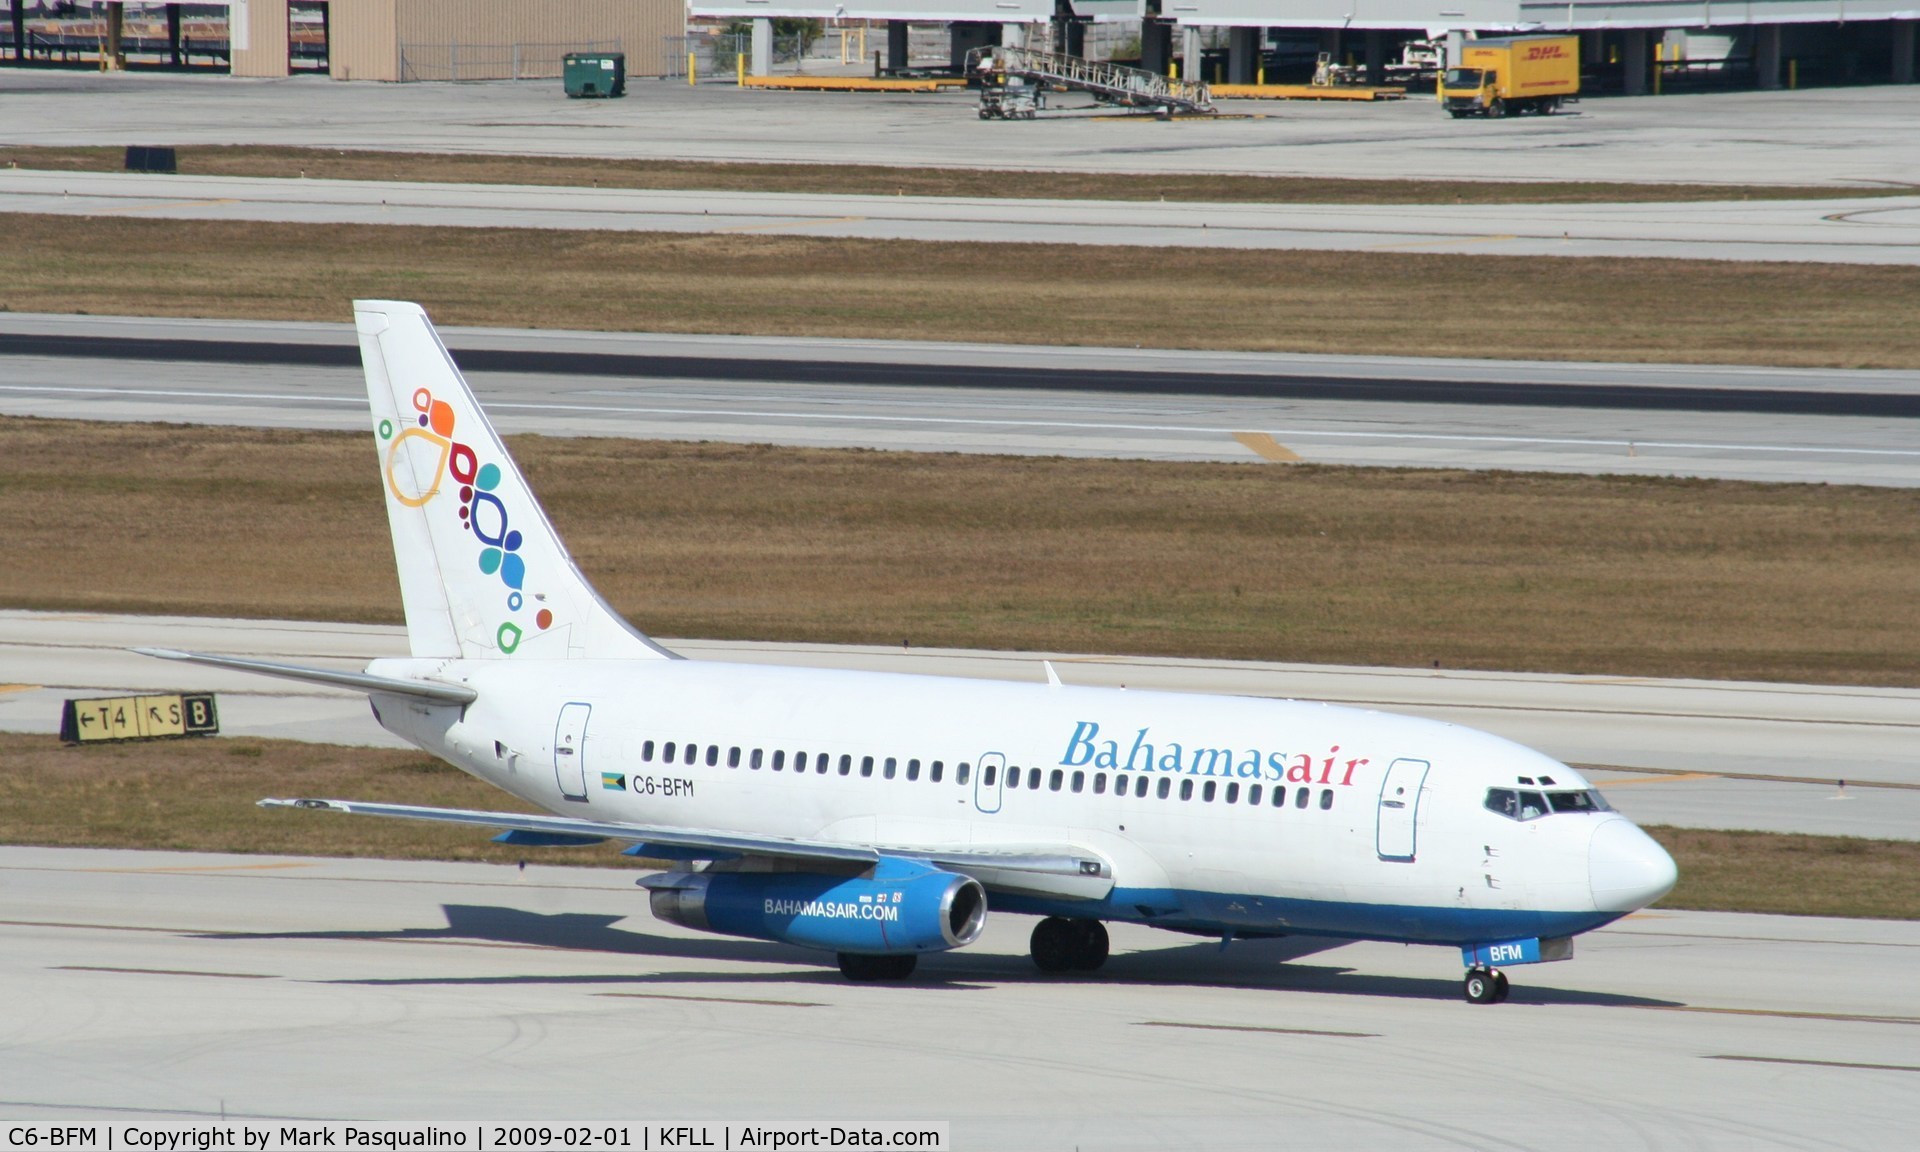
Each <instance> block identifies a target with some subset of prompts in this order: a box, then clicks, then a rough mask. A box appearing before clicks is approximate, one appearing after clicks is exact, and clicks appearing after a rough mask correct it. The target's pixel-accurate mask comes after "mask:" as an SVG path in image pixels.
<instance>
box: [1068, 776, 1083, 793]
mask: <svg viewBox="0 0 1920 1152" xmlns="http://www.w3.org/2000/svg"><path fill="white" fill-rule="evenodd" d="M1086 786H1087V774H1086V773H1085V772H1080V771H1076V772H1074V774H1073V782H1072V783H1071V784H1070V785H1069V787H1070V788H1072V789H1073V791H1075V792H1079V791H1082V790H1084V789H1085V788H1086Z"/></svg>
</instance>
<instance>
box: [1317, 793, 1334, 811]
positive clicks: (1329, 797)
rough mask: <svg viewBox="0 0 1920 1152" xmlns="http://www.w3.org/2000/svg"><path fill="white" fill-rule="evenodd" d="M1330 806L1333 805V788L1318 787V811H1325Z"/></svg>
mask: <svg viewBox="0 0 1920 1152" xmlns="http://www.w3.org/2000/svg"><path fill="white" fill-rule="evenodd" d="M1331 807H1333V789H1331V788H1322V789H1320V811H1322V812H1325V811H1326V810H1327V809H1329V808H1331Z"/></svg>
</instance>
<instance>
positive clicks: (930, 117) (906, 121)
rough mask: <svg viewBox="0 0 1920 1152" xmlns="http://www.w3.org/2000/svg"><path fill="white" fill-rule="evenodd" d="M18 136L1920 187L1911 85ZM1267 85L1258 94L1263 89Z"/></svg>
mask: <svg viewBox="0 0 1920 1152" xmlns="http://www.w3.org/2000/svg"><path fill="white" fill-rule="evenodd" d="M0 98H3V99H4V100H5V101H6V106H7V115H6V117H5V118H4V119H0V145H5V144H44V145H53V146H71V145H79V144H104V145H120V144H267V145H294V146H304V147H320V148H371V149H384V150H394V151H422V152H474V153H521V154H536V155H548V156H555V155H559V156H609V157H633V158H643V159H685V160H730V161H745V162H751V163H766V162H794V163H809V162H810V163H821V162H827V163H834V164H878V165H915V166H929V167H942V168H963V169H970V170H977V169H982V168H989V169H1016V170H1017V169H1022V168H1026V169H1050V170H1070V171H1095V172H1151V173H1155V174H1158V175H1160V176H1162V177H1165V176H1168V175H1174V174H1185V175H1190V176H1193V177H1196V178H1203V177H1204V176H1206V175H1208V174H1212V173H1221V172H1251V173H1270V174H1276V175H1289V176H1292V175H1317V176H1348V177H1371V178H1378V177H1382V176H1388V177H1404V176H1410V175H1411V176H1418V177H1423V178H1439V179H1463V180H1490V179H1491V180H1594V181H1619V180H1643V181H1681V182H1695V183H1712V184H1818V185H1826V186H1829V187H1834V186H1849V185H1851V186H1861V185H1887V184H1895V185H1909V186H1911V185H1916V184H1920V115H1916V113H1920V90H1916V89H1915V88H1914V87H1913V86H1912V85H1878V86H1873V87H1857V88H1826V89H1819V90H1810V91H1798V92H1728V93H1720V94H1711V95H1692V96H1666V97H1662V98H1658V99H1655V98H1636V99H1589V100H1585V101H1583V102H1582V103H1581V104H1579V105H1578V106H1577V108H1575V109H1573V110H1571V111H1570V113H1569V114H1566V115H1560V116H1550V117H1540V118H1535V117H1531V116H1529V117H1519V118H1512V119H1507V120H1493V121H1478V120H1470V121H1454V120H1449V119H1448V118H1447V117H1446V116H1445V115H1444V114H1443V113H1442V112H1441V111H1440V109H1439V108H1437V107H1435V106H1434V104H1433V103H1432V102H1431V101H1430V100H1405V101H1395V102H1385V103H1378V104H1367V105H1365V106H1362V107H1353V106H1340V107H1331V106H1324V105H1316V104H1302V103H1298V102H1295V103H1289V104H1285V105H1281V106H1277V107H1276V106H1274V105H1271V104H1264V103H1256V104H1255V107H1253V108H1252V109H1250V110H1251V111H1254V112H1255V113H1256V114H1257V115H1256V116H1255V117H1251V118H1245V119H1221V120H1215V121H1192V120H1187V121H1176V122H1173V123H1168V124H1163V123H1159V122H1157V121H1153V120H1151V119H1136V118H1111V119H1088V118H1086V117H1084V116H1068V117H1062V118H1058V119H1054V118H1047V119H1042V120H1037V121H1033V122H1031V123H1021V124H1011V123H998V122H996V123H985V122H982V121H980V120H978V119H977V118H976V117H975V115H974V105H975V103H976V100H975V97H974V96H973V94H972V93H967V92H955V93H951V94H946V95H905V96H887V95H870V96H843V95H832V94H827V95H820V94H809V93H784V92H756V91H752V90H741V89H738V88H735V87H733V86H732V85H731V84H717V85H716V84H703V85H699V86H697V87H690V86H688V85H686V84H684V83H680V82H653V81H648V80H635V81H634V82H633V83H632V84H631V87H630V95H629V96H628V97H627V98H626V99H624V100H568V99H566V98H565V96H564V94H563V93H562V91H561V86H560V83H559V82H558V81H556V80H543V81H531V82H523V83H511V82H502V83H466V84H339V83H334V82H331V81H329V80H327V79H325V78H308V77H300V78H291V79H285V80H244V79H240V80H236V79H233V78H230V77H202V76H163V75H155V74H153V73H121V74H117V75H104V76H103V75H100V74H98V73H87V72H55V71H38V70H27V69H16V70H12V71H10V72H8V73H7V74H6V75H5V76H4V77H0ZM1249 103H1254V102H1249Z"/></svg>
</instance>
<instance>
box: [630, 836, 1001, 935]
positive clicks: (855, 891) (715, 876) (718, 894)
mask: <svg viewBox="0 0 1920 1152" xmlns="http://www.w3.org/2000/svg"><path fill="white" fill-rule="evenodd" d="M640 884H641V885H642V886H644V887H645V888H647V889H648V890H649V892H650V901H649V902H650V903H651V904H652V906H653V914H654V915H655V916H657V917H659V918H660V919H662V920H665V921H667V922H668V923H669V924H678V925H680V926H682V927H684V928H693V929H697V930H699V931H702V932H717V933H720V934H721V935H723V936H746V937H749V938H751V939H754V940H777V941H779V942H780V943H783V944H797V945H799V946H801V947H803V948H825V949H827V950H829V951H833V952H841V953H852V954H856V955H870V956H910V955H916V954H918V953H921V952H944V951H946V950H947V949H949V948H958V947H960V946H961V945H963V944H971V943H973V942H974V941H975V940H976V939H978V938H979V936H980V930H981V929H982V928H983V927H985V926H986V922H987V893H986V889H984V888H982V887H981V886H980V882H979V881H977V880H975V879H973V878H972V877H969V876H961V875H957V874H955V873H952V872H946V871H943V870H941V869H939V868H934V867H931V866H929V865H926V864H921V863H918V862H916V861H912V860H897V859H891V858H882V859H881V861H880V862H879V863H878V864H877V865H875V866H874V868H873V869H872V870H871V871H869V872H867V873H865V874H863V875H860V876H827V875H821V874H818V873H809V872H713V871H708V872H669V873H665V874H663V875H659V876H649V877H646V878H645V879H642V880H641V881H640Z"/></svg>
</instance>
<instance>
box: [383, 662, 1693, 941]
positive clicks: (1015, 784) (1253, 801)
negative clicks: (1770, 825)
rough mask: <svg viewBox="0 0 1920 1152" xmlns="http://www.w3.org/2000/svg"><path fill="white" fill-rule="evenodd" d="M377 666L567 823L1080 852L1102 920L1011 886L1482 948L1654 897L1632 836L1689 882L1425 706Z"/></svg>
mask: <svg viewBox="0 0 1920 1152" xmlns="http://www.w3.org/2000/svg"><path fill="white" fill-rule="evenodd" d="M369 671H371V672H377V673H382V674H387V675H399V676H417V675H422V674H425V673H428V672H431V673H432V674H433V675H434V676H435V678H437V679H439V680H450V681H455V682H461V683H466V684H468V685H470V686H471V687H473V688H474V689H475V690H477V692H478V694H479V698H478V700H477V701H476V702H475V703H473V704H471V705H468V706H466V707H465V708H464V709H463V708H461V707H457V706H451V705H432V704H424V703H421V702H419V701H407V700H403V699H400V698H397V697H379V696H376V698H375V699H376V708H377V711H378V713H379V715H380V719H381V723H382V724H383V725H384V726H386V727H387V728H388V729H389V730H391V731H393V732H395V733H397V734H399V735H401V736H403V737H405V738H406V739H408V740H411V741H413V742H414V743H416V744H418V745H419V746H420V747H422V748H424V749H426V750H427V751H430V752H432V753H434V754H435V755H439V756H442V757H444V758H446V759H448V760H450V761H451V762H453V763H455V764H457V765H459V766H460V767H462V768H463V769H465V770H467V771H468V772H471V773H472V774H474V775H476V776H478V777H480V778H481V779H483V780H486V781H488V782H489V783H492V784H495V785H497V786H499V787H501V788H503V789H505V790H506V791H508V792H511V793H513V794H514V795H516V796H519V797H520V798H522V799H523V800H526V801H528V802H530V803H532V804H535V805H538V806H539V807H541V808H544V809H546V810H547V811H550V812H554V813H558V814H563V815H568V816H579V817H589V818H592V819H596V820H604V821H618V822H624V823H631V824H638V825H644V826H654V827H681V828H693V829H705V830H718V831H734V832H751V833H753V834H757V835H763V836H781V837H795V838H803V839H810V840H830V841H844V842H846V843H848V844H858V845H877V846H880V847H881V848H882V849H883V850H884V848H885V846H887V845H889V844H911V845H915V846H917V847H922V848H925V847H937V846H943V845H945V846H951V847H954V848H959V847H973V848H978V847H983V846H1004V847H1007V848H1009V849H1012V848H1018V847H1020V846H1023V845H1044V846H1057V845H1061V844H1072V845H1077V846H1080V847H1083V848H1085V849H1086V850H1088V851H1089V852H1093V853H1097V854H1099V855H1100V856H1102V857H1104V858H1105V859H1106V860H1108V861H1110V862H1111V863H1112V865H1113V874H1114V876H1115V877H1116V880H1117V886H1116V887H1115V889H1114V891H1113V893H1112V894H1111V895H1110V896H1109V897H1108V898H1107V899H1106V900H1105V901H1103V902H1101V903H1100V906H1099V907H1098V908H1097V909H1092V910H1089V909H1088V908H1087V907H1085V906H1084V905H1080V904H1063V903H1061V902H1059V901H1052V900H1044V899H1037V898H1033V897H1030V896H1019V895H1002V896H996V899H995V906H996V907H1000V908H1005V909H1008V910H1013V911H1032V912H1042V913H1048V914H1059V915H1089V914H1091V915H1096V916H1098V917H1099V918H1102V919H1132V920H1142V921H1145V922H1148V923H1152V924H1156V925H1160V926H1164V927H1169V928H1179V929H1184V930H1190V931H1204V932H1210V933H1223V934H1224V933H1238V934H1243V935H1254V934H1261V933H1316V934H1326V935H1335V936H1351V937H1362V938H1371V939H1389V940H1408V941H1420V942H1430V943H1451V944H1467V943H1473V942H1486V941H1493V940H1501V939H1508V938H1518V937H1530V936H1540V937H1546V936H1565V935H1571V934H1573V933H1576V932H1581V931H1585V930H1587V929H1589V928H1593V927H1597V926H1598V925H1600V924H1603V923H1606V922H1608V921H1610V920H1613V919H1615V918H1617V917H1618V916H1620V915H1621V914H1623V913H1625V912H1627V911H1630V910H1632V909H1633V908H1637V907H1639V906H1641V905H1642V904H1644V903H1645V902H1647V901H1648V900H1650V899H1653V898H1655V897H1657V896H1658V895H1659V894H1660V893H1659V892H1651V893H1647V892H1638V891H1635V890H1634V883H1635V881H1634V880H1633V878H1634V877H1636V876H1637V875H1639V873H1638V872H1636V871H1635V868H1636V866H1637V865H1636V863H1635V861H1634V860H1632V859H1619V858H1617V857H1619V856H1620V854H1621V852H1622V850H1623V849H1622V846H1623V845H1624V846H1625V850H1626V851H1627V853H1628V855H1629V856H1631V855H1632V853H1633V852H1636V851H1640V844H1641V842H1642V841H1644V843H1645V845H1647V846H1649V847H1650V849H1651V853H1652V854H1655V855H1657V856H1658V857H1659V860H1660V861H1663V862H1664V867H1665V868H1666V869H1667V873H1666V875H1667V876H1668V879H1667V880H1666V883H1668V884H1670V883H1671V879H1670V870H1671V862H1670V861H1667V860H1666V858H1665V856H1664V853H1660V850H1659V849H1658V847H1657V845H1653V844H1652V841H1650V840H1647V838H1646V837H1645V836H1644V834H1643V833H1640V832H1639V830H1638V829H1636V828H1633V826H1632V825H1631V824H1630V823H1628V822H1627V821H1625V819H1624V818H1623V817H1620V816H1618V815H1617V814H1615V813H1612V812H1610V811H1604V810H1603V811H1562V812H1557V813H1553V814H1550V815H1545V816H1541V817H1538V818H1532V819H1515V818H1512V817H1511V816H1510V815H1503V814H1502V813H1501V812H1499V811H1495V810H1490V809H1489V807H1488V803H1489V789H1492V788H1505V789H1514V788H1516V787H1518V788H1528V789H1535V790H1538V791H1542V792H1547V791H1551V792H1561V793H1565V792H1567V791H1569V790H1586V789H1588V788H1589V785H1588V784H1587V783H1586V781H1584V780H1583V779H1582V778H1581V777H1580V776H1579V774H1578V773H1576V772H1574V771H1573V770H1571V769H1569V768H1568V767H1567V766H1565V765H1564V764H1561V763H1559V762H1557V761H1555V760H1552V759H1550V758H1549V757H1546V756H1544V755H1541V754H1540V753H1538V752H1534V751H1531V750H1529V749H1527V748H1524V747H1521V746H1519V745H1516V744H1513V743H1511V742H1509V741H1506V740H1503V739H1500V738H1498V737H1494V736H1491V735H1488V734H1485V733H1481V732H1476V731H1473V730H1471V729H1466V728H1461V727H1457V726H1454V725H1450V724H1443V723H1439V722H1435V721H1429V720H1420V719H1414V718H1409V717H1404V716H1394V715H1388V714H1384V713H1379V712H1372V711H1364V710H1359V709H1352V708H1342V707H1335V706H1329V705H1324V704H1312V703H1300V702H1294V701H1275V700H1263V699H1252V698H1240V697H1217V696H1198V695H1182V694H1174V693H1164V692H1137V691H1126V690H1116V689H1102V688H1074V687H1063V686H1057V685H1043V684H1033V685H1028V684H1016V683H1006V682H993V681H975V680H961V679H948V678H941V677H928V676H907V675H897V674H882V673H862V672H841V671H825V670H817V669H788V668H773V667H760V666H749V665H733V664H717V663H705V662H691V661H677V660H676V661H633V662H627V661H594V660H567V661H515V662H511V663H508V662H501V661H457V660H456V661H444V662H443V661H431V662H428V661H417V660H392V661H380V662H377V663H376V665H375V666H374V667H373V668H371V669H369ZM803 757H804V768H802V767H800V765H801V764H802V762H803V760H802V758H803ZM936 765H938V768H937V769H936V767H935V766H936ZM823 768H824V771H823V770H822V769H823ZM1517 782H1518V783H1517ZM1276 797H1278V798H1279V802H1278V803H1276ZM1602 828H1608V829H1609V830H1608V831H1607V832H1606V833H1605V834H1604V835H1602V836H1597V835H1596V833H1598V832H1599V830H1600V829H1602ZM1603 841H1604V844H1605V848H1604V849H1603V847H1602V843H1603ZM1602 855H1606V857H1607V858H1606V859H1604V860H1603V859H1602V858H1601V857H1602ZM1652 871H1653V872H1655V873H1657V872H1658V871H1659V869H1658V868H1654V869H1653V870H1652ZM1623 872H1624V874H1625V875H1626V876H1627V877H1628V879H1627V881H1626V882H1624V887H1623V882H1621V881H1620V880H1618V877H1619V876H1621V875H1622V874H1623ZM1662 891H1664V889H1662Z"/></svg>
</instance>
